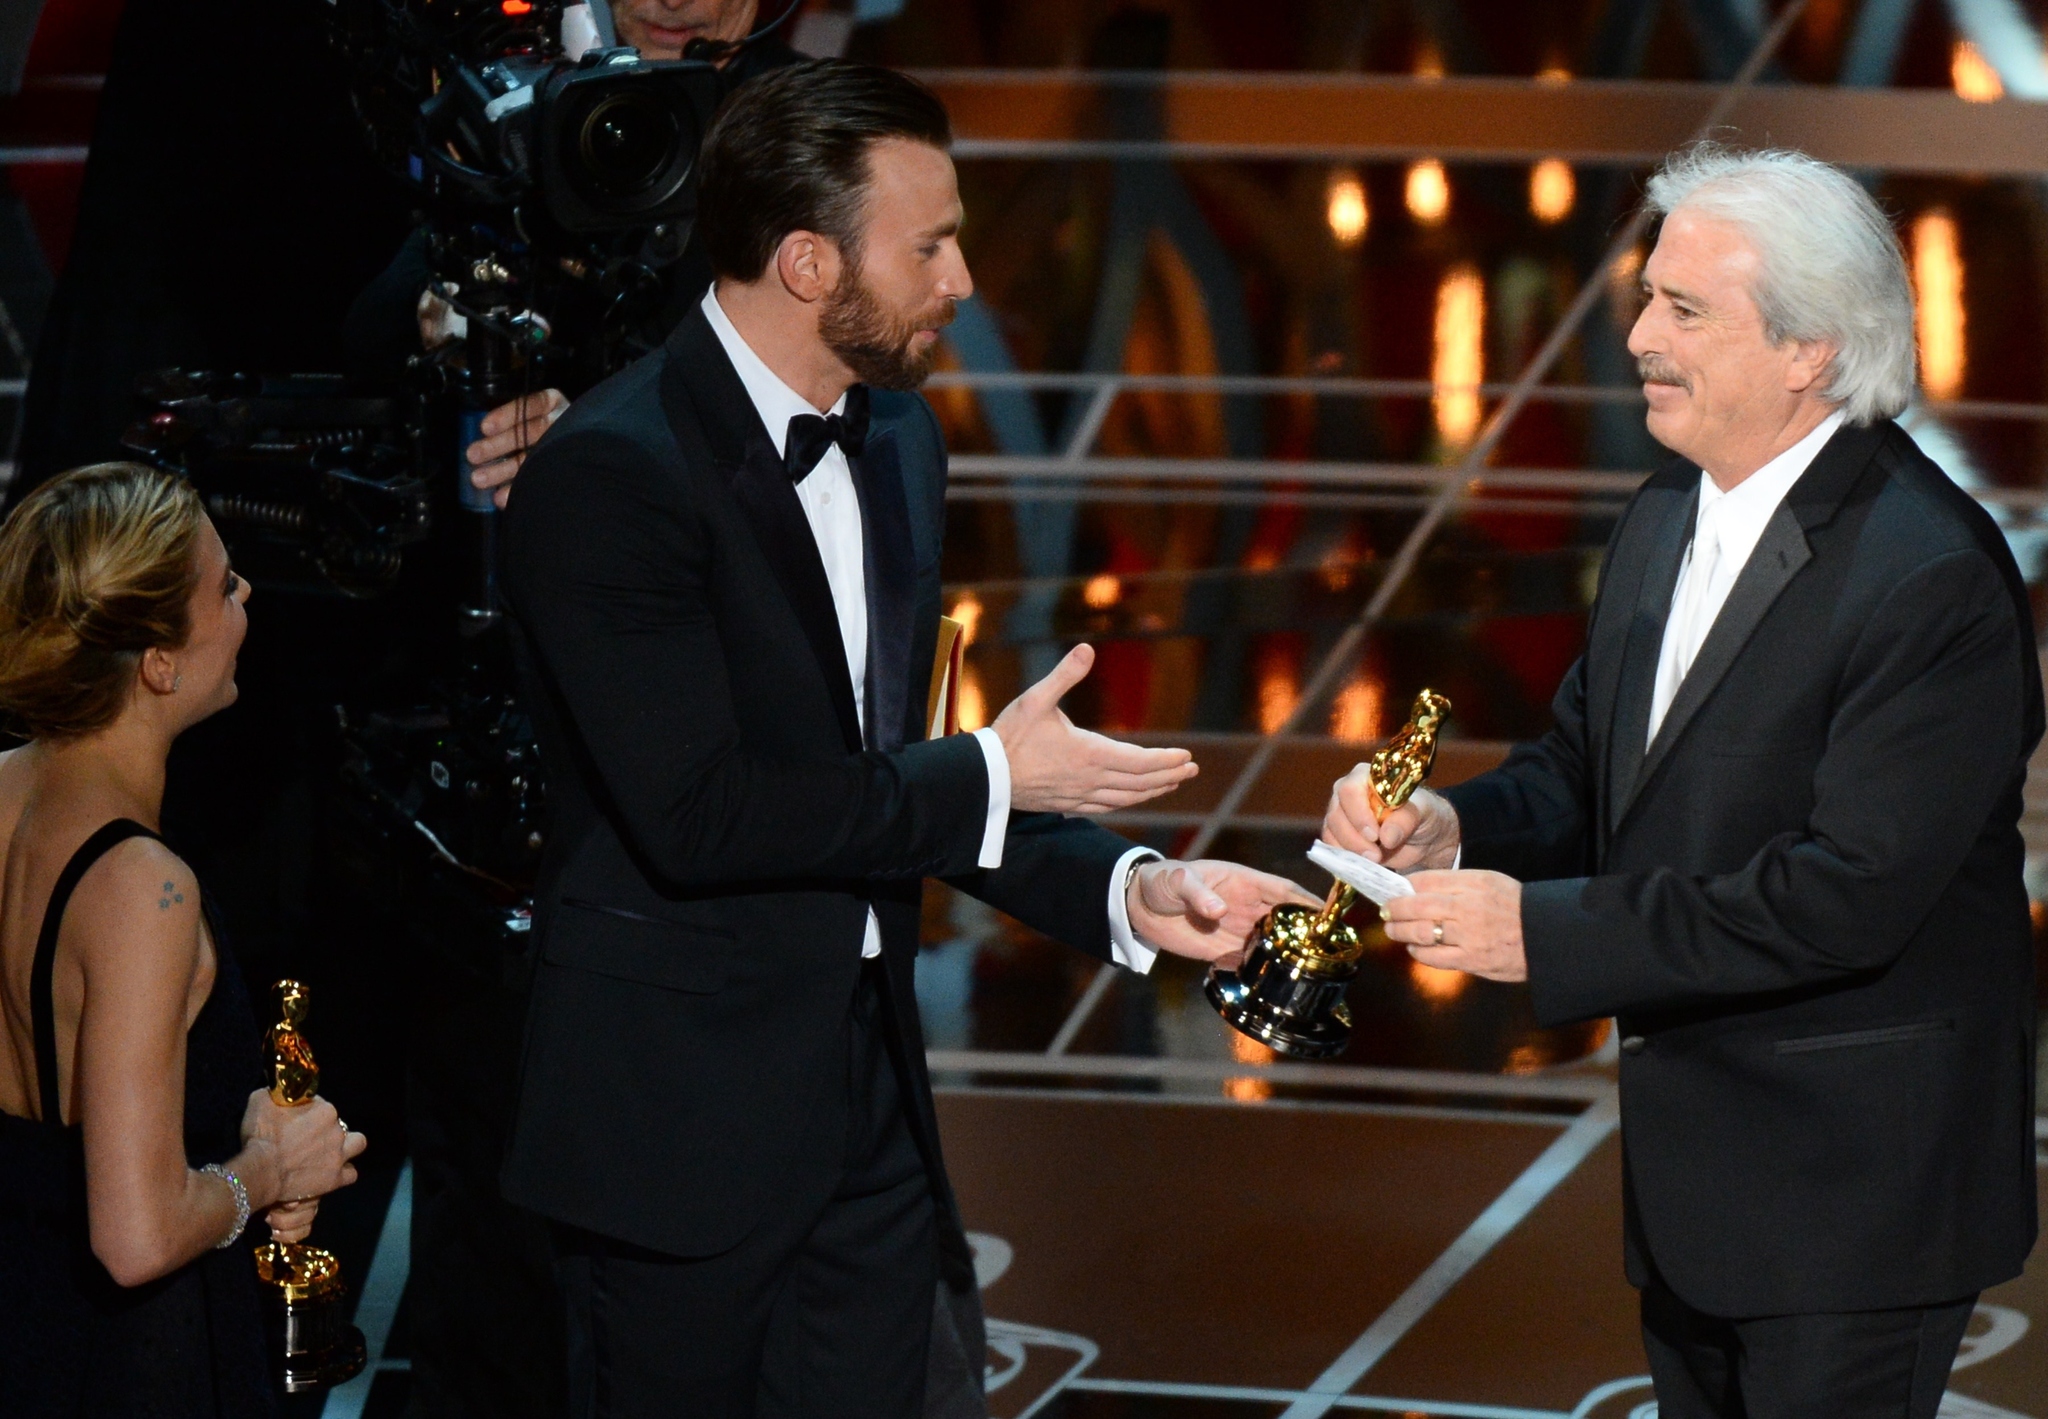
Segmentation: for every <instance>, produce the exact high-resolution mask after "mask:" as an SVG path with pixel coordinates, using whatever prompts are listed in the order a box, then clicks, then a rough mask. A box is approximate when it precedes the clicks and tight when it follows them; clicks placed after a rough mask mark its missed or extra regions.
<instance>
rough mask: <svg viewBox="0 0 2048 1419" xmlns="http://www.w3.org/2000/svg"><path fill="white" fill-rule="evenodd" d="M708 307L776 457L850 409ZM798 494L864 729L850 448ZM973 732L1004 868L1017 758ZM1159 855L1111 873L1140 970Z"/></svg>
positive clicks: (863, 618)
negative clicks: (1136, 868)
mask: <svg viewBox="0 0 2048 1419" xmlns="http://www.w3.org/2000/svg"><path fill="white" fill-rule="evenodd" d="M703 309H704V317H705V319H707V320H709V321H710V322H711V329H712V333H713V334H715V335H717V336H718V343H719V344H720V345H721V346H723V347H724V348H725V353H726V358H728V359H730V360H731V361H732V367H733V369H734V370H735V371H736V372H737V373H738V374H739V377H740V383H741V384H743V385H745V386H746V390H747V397H748V398H749V399H751V400H752V401H753V404H754V412H755V413H757V414H759V415H760V416H761V422H762V424H764V425H765V426H766V427H767V430H768V437H769V439H770V440H771V441H772V442H773V443H774V445H775V456H776V457H777V458H780V457H781V456H782V449H783V444H784V443H785V442H786V441H787V440H788V438H789V421H790V420H791V419H793V418H795V417H796V416H797V415H799V414H813V415H815V414H820V413H829V414H843V413H845V412H846V396H845V395H843V394H842V395H841V396H840V397H839V402H838V403H836V404H834V405H833V406H832V407H831V408H830V409H827V410H820V409H815V408H813V407H812V406H811V402H810V401H809V400H807V399H805V398H804V397H803V396H802V395H801V394H798V393H797V392H796V391H795V390H794V389H791V388H790V387H789V386H788V385H787V384H785V383H784V382H783V380H782V377H781V376H779V375H778V374H776V373H775V371H773V370H771V369H769V368H768V366H767V365H766V364H765V363H764V362H763V361H762V359H761V357H760V356H759V355H757V354H755V353H754V350H753V347H752V346H750V345H748V344H747V342H746V340H745V338H743V337H742V336H741V335H740V332H739V331H738V330H737V329H736V328H735V327H734V326H733V323H732V320H731V318H730V317H728V316H727V315H726V313H725V308H724V307H723V306H721V305H720V304H719V303H718V287H717V286H716V285H715V284H714V285H713V286H712V288H711V289H710V290H708V291H706V292H705V293H704V302H703ZM796 497H797V501H798V502H799V503H801V504H802V505H803V509H804V518H805V520H806V521H807V522H809V523H810V525H811V536H812V537H814V538H816V539H817V543H818V559H819V560H820V561H821V562H823V563H824V565H825V581H826V583H827V584H828V585H829V586H830V587H831V588H832V609H833V610H834V611H835V612H836V613H837V614H838V618H839V639H840V641H841V642H842V643H843V644H844V646H845V648H846V669H847V673H848V674H849V675H850V676H851V677H852V679H853V712H854V714H855V716H856V717H857V718H858V720H859V722H860V726H861V732H862V734H863V736H865V734H866V732H867V679H868V587H867V573H866V556H867V545H866V540H865V535H864V533H863V530H862V527H861V520H860V497H859V494H858V493H856V492H855V491H854V486H853V470H852V469H851V468H849V467H848V466H847V463H846V454H845V452H844V451H843V450H842V449H841V448H840V447H839V445H838V444H837V443H831V444H827V445H826V447H825V456H824V457H823V458H821V459H819V460H818V466H817V467H816V468H813V469H812V470H811V471H810V473H809V474H807V475H806V476H805V478H804V480H803V481H802V482H801V483H798V484H797V485H796ZM974 738H975V741H976V742H977V743H978V744H979V745H980V746H981V756H982V759H983V761H984V762H985V763H986V764H987V765H988V816H987V818H986V820H985V821H984V823H983V826H982V836H981V851H980V852H979V853H978V854H977V855H976V857H975V866H977V867H982V868H994V867H1001V866H1002V865H1003V838H1004V835H1005V833H1006V831H1007V829H1008V826H1009V821H1010V759H1009V755H1007V754H1006V753H1004V751H1003V741H1002V739H1001V737H1000V736H998V735H997V733H996V732H995V731H994V730H993V729H977V730H975V731H974ZM1158 856H1159V854H1158V853H1156V852H1153V851H1152V850H1151V849H1150V848H1142V847H1136V848H1132V849H1131V850H1130V851H1129V852H1127V853H1125V854H1124V855H1123V857H1122V858H1120V859H1119V860H1118V862H1117V864H1116V870H1115V871H1113V872H1111V873H1110V874H1109V902H1108V907H1109V935H1110V951H1111V954H1112V955H1113V956H1115V958H1116V960H1117V963H1118V964H1119V965H1124V966H1129V967H1130V968H1131V969H1133V970H1136V971H1149V970H1151V969H1152V961H1153V958H1154V956H1155V955H1156V954H1157V953H1156V952H1154V951H1153V950H1152V948H1150V947H1148V946H1146V945H1145V944H1144V943H1143V942H1141V941H1139V940H1138V938H1137V936H1136V934H1135V933H1133V932H1132V930H1131V919H1130V910H1129V907H1128V905H1127V904H1126V902H1125V900H1124V879H1125V878H1126V877H1127V876H1128V875H1129V872H1130V868H1131V866H1132V864H1134V863H1136V862H1138V861H1140V860H1143V859H1145V858H1154V857H1158ZM860 953H861V955H862V956H864V957H872V956H879V955H881V954H882V927H881V923H880V922H878V921H877V920H876V919H875V912H874V908H872V907H870V908H869V909H868V924H867V934H866V936H865V937H864V938H863V940H862V941H861V948H860Z"/></svg>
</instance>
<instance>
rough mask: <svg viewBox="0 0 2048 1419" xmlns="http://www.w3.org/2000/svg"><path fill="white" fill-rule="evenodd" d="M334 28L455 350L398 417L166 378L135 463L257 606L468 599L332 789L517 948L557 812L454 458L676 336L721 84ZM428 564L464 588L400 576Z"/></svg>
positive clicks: (362, 716)
mask: <svg viewBox="0 0 2048 1419" xmlns="http://www.w3.org/2000/svg"><path fill="white" fill-rule="evenodd" d="M332 5H333V9H332V16H331V19H332V27H331V36H332V41H333V44H334V46H335V48H336V51H337V52H338V54H339V55H340V57H341V59H342V61H343V63H344V65H345V66H346V68H347V70H348V72H349V76H350V88H351V92H352V95H353V99H354V103H355V107H356V111H357V114H358V116H359V118H360V119H361V120H362V124H363V128H364V131H365V133H366V135H367V137H368V140H369V143H370V145H371V147H372V149H373V150H374V152H375V153H376V154H377V156H378V157H379V159H380V160H381V161H382V162H383V163H384V165H385V166H387V167H388V168H389V169H390V170H391V171H393V172H394V173H396V174H397V175H399V176H400V177H401V178H402V179H403V180H404V181H405V182H406V183H408V184H409V185H410V187H411V189H412V191H413V192H414V193H415V195H416V198H417V202H418V206H419V209H420V211H421V212H422V213H423V217H424V221H423V235H422V240H423V244H424V250H425V257H426V264H427V268H428V273H429V274H428V280H427V288H426V289H427V295H428V296H429V297H431V299H432V300H434V301H438V302H440V303H442V305H443V306H444V307H445V310H446V312H447V316H448V318H447V319H446V320H445V322H444V325H445V328H448V329H450V330H452V331H453V332H456V334H455V338H453V339H450V340H447V341H445V342H444V343H441V344H439V345H438V346H436V347H435V348H433V349H430V350H427V351H424V352H423V353H422V354H421V355H419V356H418V357H416V358H415V359H414V360H413V361H412V362H411V366H410V369H409V370H408V372H407V374H408V378H407V379H406V380H405V381H404V384H403V387H402V389H401V390H400V392H398V393H396V394H393V393H390V392H388V391H383V392H379V393H377V394H376V395H375V396H370V395H365V394H364V393H362V392H360V391H356V390H352V389H351V388H349V387H348V385H347V382H346V381H345V380H344V379H342V377H340V376H304V375H295V376H290V377H285V378H273V377H261V376H251V375H241V374H214V373H207V372H198V371H182V370H170V371H163V372H160V373H159V374H156V375H154V376H151V377H149V378H148V379H146V380H145V381H143V384H142V387H141V389H140V391H139V393H140V410H139V416H138V419H137V421H136V423H135V424H134V425H133V426H132V428H131V430H130V432H129V434H128V435H127V438H126V440H125V442H126V443H127V445H128V447H129V448H130V450H131V451H133V452H134V453H136V454H137V455H138V456H140V457H142V458H144V459H146V460H148V461H150V462H152V463H155V464H157V465H158V466H162V467H166V468H170V469H173V470H175V471H177V472H179V473H181V474H183V475H184V476H186V477H187V478H189V479H190V481H191V482H192V483H193V485H194V486H195V487H196V488H197V489H198V490H199V492H200V494H201V496H202V497H203V498H204V500H205V502H206V505H207V507H208V509H209V511H210V512H211V514H212V516H213V518H214V520H215V522H216V523H217V525H218V526H219V528H220V531H221V534H222V536H223V538H224V539H225V540H226V542H227V543H228V546H229V548H230V551H231V552H232V554H233V556H234V558H235V560H236V562H237V564H238V565H240V566H243V567H244V568H245V569H246V570H247V571H248V573H249V575H250V577H251V579H252V580H253V581H254V582H255V583H256V584H257V585H258V586H259V587H262V588H264V589H266V590H268V589H281V590H285V591H289V592H294V593H298V594H306V595H314V596H323V597H340V598H346V599H351V600H370V599H377V598H391V597H408V596H417V595H420V594H421V591H420V588H421V587H422V586H432V587H436V588H448V587H452V588H455V591H454V594H453V595H452V596H449V595H446V594H445V593H442V594H441V595H440V599H442V600H444V601H447V602H449V603H451V604H445V605H422V606H420V607H419V608H418V610H419V614H421V615H425V616H437V615H438V616H442V617H445V618H446V620H447V621H448V622H449V623H450V625H451V632H452V634H451V642H452V644H453V645H454V646H455V647H456V650H455V653H454V654H453V655H452V656H450V657H449V660H450V661H451V662H452V663H450V664H443V665H439V666H436V667H433V668H432V669H431V670H429V669H422V670H421V672H420V674H419V676H418V683H417V685H416V686H414V687H413V689H412V691H411V693H410V694H408V695H407V696H405V697H404V702H402V703H382V704H349V705H337V706H336V707H335V708H336V715H337V722H338V724H339V726H340V729H341V737H342V744H341V750H340V752H341V760H342V773H343V776H344V778H345V779H346V781H347V782H348V783H349V784H350V785H351V786H352V788H353V789H354V791H355V792H354V795H353V796H354V798H355V800H356V801H357V802H358V803H359V804H361V805H363V806H364V807H365V808H366V810H367V811H368V812H369V813H370V814H371V815H372V816H373V818H374V819H375V820H376V821H377V822H378V823H379V825H380V826H381V827H382V828H383V829H385V830H386V832H387V833H388V834H390V835H391V836H393V837H394V838H395V839H396V840H398V841H403V842H410V843H415V844H417V845H419V846H420V848H421V849H422V850H423V851H424V852H425V853H426V855H427V857H428V858H429V859H431V860H432V861H435V862H438V863H440V864H441V865H442V866H443V867H446V868H447V869H449V872H450V873H451V874H453V876H454V877H455V878H456V879H458V880H459V881H461V882H462V883H463V884H464V885H465V886H467V887H473V888H480V889H481V891H480V892H476V893H472V896H473V897H474V899H475V900H476V901H477V902H479V903H481V904H482V905H483V906H484V908H485V909H486V911H487V913H488V914H489V915H490V916H491V917H492V919H493V920H495V921H496V922H497V923H498V924H499V925H500V926H501V927H503V928H504V929H506V930H509V931H513V932H518V931H522V930H524V928H525V925H526V921H527V917H526V912H525V893H526V891H527V889H528V888H529V887H530V884H531V881H532V875H533V871H534V869H535V867H536V865H537V863H538V858H539V851H540V847H541V812H542V806H543V798H544V791H543V787H542V784H541V781H540V777H539V766H538V764H537V762H536V760H535V756H534V751H533V744H532V734H531V728H530V725H529V724H528V723H527V720H526V717H525V715H524V714H523V712H522V711H521V710H520V707H519V705H518V703H517V701H516V699H515V697H514V695H513V692H512V677H511V675H510V656H509V650H508V648H507V646H506V645H505V643H504V634H503V628H502V626H501V624H500V614H501V613H500V608H499V602H498V594H497V584H496V557H497V553H496V539H497V518H498V513H497V509H496V508H495V506H494V505H493V503H492V501H491V497H490V494H489V493H488V492H483V491H479V490H477V489H476V488H474V487H473V486H472V485H471V483H470V479H469V464H468V462H467V460H466V458H465V457H464V456H463V451H464V449H466V448H467V446H468V445H469V444H470V443H472V442H473V441H474V440H475V439H476V438H477V437H478V431H479V427H480V425H481V423H482V420H483V417H484V415H485V413H487V412H488V411H489V410H491V409H494V408H497V407H499V406H500V405H502V404H504V403H506V402H508V401H510V400H512V399H515V398H517V397H520V396H522V395H526V394H531V393H534V392H537V391H539V390H542V389H546V388H550V387H552V388H560V389H564V390H566V391H568V392H570V393H572V394H574V393H580V392H581V391H582V390H583V389H586V388H588V387H589V386H590V385H592V384H594V383H596V382H597V381H598V380H600V379H602V378H604V377H605V376H606V375H608V374H610V373H613V372H614V371H616V370H618V369H620V368H623V367H624V365H625V364H627V363H628V362H629V361H630V360H632V359H633V358H634V357H636V356H637V355H639V354H641V353H643V352H644V351H646V350H647V349H649V348H652V347H653V345H655V344H656V343H658V341H659V340H660V339H661V338H662V337H663V336H664V335H665V334H666V332H665V330H662V329H661V328H660V321H661V317H662V314H663V304H664V294H665V293H664V286H663V281H662V275H663V272H664V271H665V269H666V268H668V267H669V266H671V265H673V264H674V263H675V262H676V261H678V260H679V259H680V258H681V257H682V254H683V252H684V249H685V247H686V246H687V244H688V241H689V236H690V232H691V229H692V226H693V224H694V220H695V216H696V202H697V190H696V189H697V182H696V179H697V160H698V154H699V151H700V149H701V146H702V142H703V138H704V134H705V132H706V130H708V128H709V127H710V123H711V119H712V115H713V113H714V112H715V110H716V108H717V105H718V102H719V100H720V99H721V97H722V87H721V79H720V76H719V71H718V69H717V67H716V66H715V65H714V64H713V63H710V62H707V61H706V60H704V59H686V60H682V61H676V62H649V61H646V60H643V59H641V58H640V56H639V54H638V53H637V52H636V51H635V50H633V49H630V48H622V47H619V46H618V45H616V43H614V42H613V37H612V34H611V27H610V19H609V14H608V12H607V10H606V9H605V0H591V3H590V4H569V5H565V4H564V3H563V0H332ZM792 8H793V7H792ZM787 13H788V12H787V11H785V12H784V14H783V15H781V16H778V17H777V19H776V20H775V21H772V22H770V23H769V24H768V25H766V26H764V27H763V28H762V29H760V30H758V31H757V32H756V33H755V35H753V36H750V37H749V39H748V40H747V41H745V42H747V43H750V42H752V41H753V40H755V39H758V38H760V37H761V36H763V35H765V34H767V33H768V32H770V31H771V30H772V29H773V28H774V27H775V25H777V24H779V23H781V21H782V19H785V18H787ZM418 559H429V560H438V561H440V562H442V563H444V564H453V566H454V567H455V568H456V570H455V574H454V575H453V576H441V577H437V578H426V579H422V578H417V577H406V576H404V575H402V572H403V570H404V568H405V567H406V566H407V564H408V563H409V562H413V561H415V560H418ZM444 569H445V567H444Z"/></svg>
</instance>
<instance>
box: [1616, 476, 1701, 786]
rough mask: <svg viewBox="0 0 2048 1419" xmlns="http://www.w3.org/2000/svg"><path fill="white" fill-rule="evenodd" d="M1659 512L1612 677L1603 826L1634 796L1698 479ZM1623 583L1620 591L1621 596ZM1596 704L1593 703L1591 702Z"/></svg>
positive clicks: (1694, 514)
mask: <svg viewBox="0 0 2048 1419" xmlns="http://www.w3.org/2000/svg"><path fill="white" fill-rule="evenodd" d="M1666 499H1667V503H1666V506H1665V508H1664V513H1663V516H1662V518H1661V519H1659V521H1658V523H1657V525H1656V526H1655V527H1654V528H1652V529H1651V531H1650V534H1649V536H1648V537H1646V538H1644V539H1642V540H1641V542H1639V543H1638V545H1639V546H1640V547H1641V553H1640V560H1638V561H1637V562H1636V563H1635V570H1636V596H1635V601H1634V610H1633V611H1632V612H1631V613H1630V615H1629V619H1628V626H1627V630H1626V633H1625V635H1624V636H1623V638H1622V645H1621V647H1620V649H1621V654H1620V655H1619V657H1617V660H1618V664H1619V670H1618V673H1617V674H1616V675H1615V678H1614V685H1613V691H1612V693H1613V695H1614V700H1613V705H1614V716H1613V719H1612V721H1611V724H1612V728H1611V731H1610V732H1611V739H1610V742H1609V745H1608V771H1607V802H1606V805H1605V806H1606V810H1607V811H1606V821H1607V822H1608V823H1609V824H1610V825H1612V824H1615V823H1618V822H1620V821H1621V815H1622V813H1623V812H1624V811H1625V810H1626V809H1627V806H1628V803H1629V801H1630V800H1631V799H1632V798H1633V797H1634V796H1635V786H1636V782H1637V780H1638V779H1639V778H1640V777H1641V775H1642V770H1643V746H1644V742H1645V741H1646V740H1647V739H1648V738H1649V734H1650V701H1651V699H1652V697H1653V696H1654V694H1655V692H1656V686H1657V658H1658V655H1659V654H1660V653H1661V652H1662V650H1663V647H1664V623H1665V621H1667V620H1668V619H1669V618H1670V615H1671V597H1672V593H1673V592H1674V591H1676V589H1677V587H1678V571H1679V567H1680V566H1681V565H1682V563H1683V560H1684V557H1685V544H1686V543H1687V542H1689V541H1690V540H1691V539H1692V527H1693V521H1694V519H1695V517H1697V515H1698V512H1699V501H1700V494H1699V479H1698V476H1697V474H1695V475H1694V478H1693V480H1692V486H1691V487H1690V489H1688V490H1686V491H1684V492H1679V491H1678V490H1676V489H1674V490H1672V492H1670V493H1669V494H1667V495H1666ZM1626 586H1627V583H1626V582H1624V583H1623V584H1622V587H1621V588H1618V589H1620V590H1622V592H1623V594H1624V595H1625V594H1626ZM1594 703H1595V704H1598V703H1599V701H1598V699H1597V698H1596V699H1595V701H1594Z"/></svg>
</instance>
